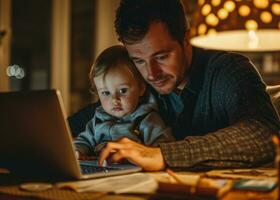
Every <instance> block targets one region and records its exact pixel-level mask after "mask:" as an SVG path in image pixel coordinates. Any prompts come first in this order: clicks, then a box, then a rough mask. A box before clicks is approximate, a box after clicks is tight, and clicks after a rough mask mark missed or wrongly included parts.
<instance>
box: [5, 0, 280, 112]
mask: <svg viewBox="0 0 280 200" xmlns="http://www.w3.org/2000/svg"><path fill="white" fill-rule="evenodd" d="M182 2H183V3H184V5H185V9H186V11H187V13H188V16H187V17H188V18H189V19H190V20H191V18H192V13H193V12H194V11H195V9H196V8H197V1H196V0H184V1H182ZM118 3H119V0H0V38H1V39H0V92H2V91H20V90H33V89H49V88H57V89H60V90H61V92H62V97H63V101H64V104H65V106H66V110H67V113H68V115H70V114H72V113H73V112H76V111H78V110H79V109H80V108H82V107H83V106H85V105H87V104H89V103H90V102H91V101H94V100H95V98H94V96H93V95H92V94H91V93H90V92H89V89H90V84H89V80H88V73H89V69H90V67H91V65H92V63H93V61H94V59H95V57H96V56H97V55H98V53H100V51H102V50H103V49H104V48H107V47H108V46H111V45H113V44H117V43H118V41H117V38H116V35H115V31H114V25H113V22H114V16H115V10H116V8H117V6H118ZM246 55H247V56H249V57H250V58H251V59H252V61H253V62H254V64H255V65H256V67H257V68H258V69H259V71H260V73H261V75H262V77H263V79H264V81H265V82H266V83H267V84H269V85H276V84H280V54H279V52H266V53H261V52H257V53H246Z"/></svg>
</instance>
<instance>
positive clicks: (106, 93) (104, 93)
mask: <svg viewBox="0 0 280 200" xmlns="http://www.w3.org/2000/svg"><path fill="white" fill-rule="evenodd" d="M101 95H102V96H105V97H107V96H109V95H110V92H108V91H102V92H101Z"/></svg>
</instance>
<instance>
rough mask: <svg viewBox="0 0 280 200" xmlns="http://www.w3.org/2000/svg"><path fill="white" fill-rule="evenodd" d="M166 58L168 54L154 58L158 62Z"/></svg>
mask: <svg viewBox="0 0 280 200" xmlns="http://www.w3.org/2000/svg"><path fill="white" fill-rule="evenodd" d="M166 58H168V54H163V55H159V56H157V57H156V59H157V60H158V61H163V60H164V59H166Z"/></svg>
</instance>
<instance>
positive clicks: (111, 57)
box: [74, 45, 174, 156]
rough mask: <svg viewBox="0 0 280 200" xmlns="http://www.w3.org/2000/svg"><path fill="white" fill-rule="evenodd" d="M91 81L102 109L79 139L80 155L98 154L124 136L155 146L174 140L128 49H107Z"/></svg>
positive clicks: (120, 47) (98, 110) (115, 47)
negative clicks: (107, 144)
mask: <svg viewBox="0 0 280 200" xmlns="http://www.w3.org/2000/svg"><path fill="white" fill-rule="evenodd" d="M90 81H91V83H92V86H93V88H94V91H95V92H97V94H98V96H99V100H100V102H101V106H99V107H97V108H96V110H95V115H94V117H93V118H92V119H91V120H90V121H89V122H88V124H87V126H86V129H85V131H83V132H81V133H80V134H79V136H78V137H77V138H76V139H75V142H74V143H75V146H76V151H77V154H78V155H80V156H87V155H97V154H98V152H99V151H100V150H101V149H102V148H103V147H104V145H105V144H106V142H108V141H116V140H119V139H121V138H123V137H127V138H129V139H132V140H134V141H136V142H139V143H142V144H145V145H151V146H157V144H158V143H160V142H166V141H173V140H174V138H173V136H172V133H171V129H170V128H168V127H167V126H165V124H164V122H163V121H162V119H161V117H160V116H159V114H158V113H157V104H156V100H155V98H154V97H153V96H152V94H151V93H150V92H149V91H148V90H146V84H145V82H144V80H143V79H142V77H141V75H140V73H139V72H138V70H137V69H136V67H135V66H134V64H133V62H132V61H131V60H130V58H129V55H128V53H127V51H126V49H125V47H123V46H121V45H116V46H112V47H110V48H108V49H106V50H104V51H103V52H102V53H101V54H100V55H99V56H98V58H97V59H96V61H95V63H94V65H93V66H92V69H91V72H90Z"/></svg>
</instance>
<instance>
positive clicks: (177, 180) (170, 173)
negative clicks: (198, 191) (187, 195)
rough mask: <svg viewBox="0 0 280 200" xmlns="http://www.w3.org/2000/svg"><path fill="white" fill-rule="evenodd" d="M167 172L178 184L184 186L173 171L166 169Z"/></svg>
mask: <svg viewBox="0 0 280 200" xmlns="http://www.w3.org/2000/svg"><path fill="white" fill-rule="evenodd" d="M166 172H167V174H168V175H169V176H171V177H172V178H173V179H174V180H175V181H176V182H177V183H181V184H184V183H183V181H182V180H181V179H180V178H179V177H178V176H177V175H176V174H175V173H174V172H173V171H172V170H171V169H166Z"/></svg>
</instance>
